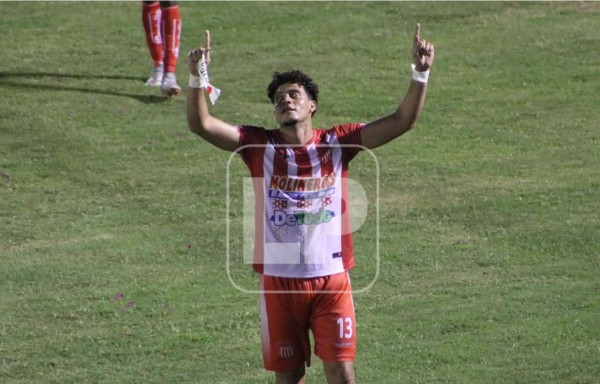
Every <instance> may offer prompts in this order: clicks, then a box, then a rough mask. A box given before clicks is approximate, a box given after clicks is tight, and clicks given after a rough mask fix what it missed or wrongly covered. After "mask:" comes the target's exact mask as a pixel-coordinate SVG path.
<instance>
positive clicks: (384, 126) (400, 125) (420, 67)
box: [361, 23, 435, 148]
mask: <svg viewBox="0 0 600 384" xmlns="http://www.w3.org/2000/svg"><path fill="white" fill-rule="evenodd" d="M412 53H413V60H414V64H415V70H416V71H419V72H424V71H427V70H429V68H430V67H431V65H432V64H433V58H434V55H435V51H434V48H433V44H430V43H428V42H427V41H425V40H421V37H420V25H419V24H418V23H417V26H416V30H415V37H414V41H413V49H412ZM426 93H427V83H423V82H418V81H416V80H412V81H411V82H410V86H409V87H408V91H407V92H406V96H404V99H403V100H402V101H401V102H400V105H399V106H398V108H397V109H396V111H395V112H394V113H392V114H391V115H388V116H386V117H383V118H381V119H379V120H376V121H373V122H371V123H369V124H367V125H365V126H364V127H363V129H362V130H361V139H362V142H363V145H364V146H365V147H367V148H376V147H379V146H381V145H383V144H385V143H387V142H389V141H391V140H393V139H395V138H397V137H399V136H401V135H402V134H404V133H405V132H407V131H408V130H410V129H411V128H412V127H413V126H414V125H415V123H416V121H417V118H418V117H419V114H420V113H421V110H422V109H423V104H424V103H425V94H426Z"/></svg>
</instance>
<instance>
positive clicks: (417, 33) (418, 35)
mask: <svg viewBox="0 0 600 384" xmlns="http://www.w3.org/2000/svg"><path fill="white" fill-rule="evenodd" d="M419 41H421V24H419V23H417V27H416V28H415V42H417V43H418V42H419Z"/></svg>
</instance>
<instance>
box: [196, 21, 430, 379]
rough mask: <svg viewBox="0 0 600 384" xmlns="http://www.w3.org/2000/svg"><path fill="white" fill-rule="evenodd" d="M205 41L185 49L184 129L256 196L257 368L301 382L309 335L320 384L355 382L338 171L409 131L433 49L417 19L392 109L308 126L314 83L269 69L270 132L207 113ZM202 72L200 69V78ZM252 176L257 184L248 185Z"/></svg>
mask: <svg viewBox="0 0 600 384" xmlns="http://www.w3.org/2000/svg"><path fill="white" fill-rule="evenodd" d="M203 56H204V59H205V62H206V63H209V62H210V35H209V34H208V31H207V32H206V44H205V46H204V47H202V48H198V49H194V50H193V51H191V52H190V53H189V54H188V67H189V71H190V89H189V93H188V98H187V119H188V125H189V128H190V130H191V131H192V132H194V133H196V134H198V135H199V136H200V137H202V138H203V139H205V140H206V141H208V142H209V143H211V144H213V145H215V146H216V147H218V148H220V149H224V150H226V151H235V152H238V153H239V154H240V155H241V156H242V159H243V160H244V162H245V163H246V165H247V166H248V168H249V170H250V174H251V176H252V177H253V180H254V181H255V182H254V187H255V189H254V190H255V194H256V207H255V209H256V212H255V219H256V239H255V245H254V261H253V262H254V266H253V268H254V270H255V271H256V272H258V273H259V279H260V287H261V294H260V312H261V340H262V352H263V361H264V366H265V368H266V369H267V370H270V371H274V372H275V378H276V383H304V378H305V368H306V366H310V356H311V350H310V344H309V331H312V333H313V336H314V342H315V347H314V352H315V355H317V356H318V357H320V358H321V360H322V361H323V366H324V369H325V376H326V378H327V382H328V383H330V384H333V383H336V384H337V383H354V382H355V381H354V366H353V362H354V358H355V353H356V322H355V314H354V305H353V302H352V293H351V285H350V279H349V275H348V271H349V270H350V269H351V268H352V267H353V266H354V257H353V253H352V239H351V235H350V234H349V233H350V232H351V231H350V230H349V225H350V223H349V219H348V214H344V212H345V210H346V207H345V205H346V202H347V201H348V197H349V196H348V192H347V190H346V182H345V181H346V176H347V167H348V163H349V162H350V160H351V159H352V158H353V157H354V156H356V155H357V154H358V153H359V152H360V149H361V148H376V147H378V146H380V145H383V144H385V143H387V142H389V141H391V140H393V139H395V138H397V137H399V136H400V135H402V134H403V133H405V132H407V131H408V130H409V129H411V128H412V127H413V126H414V124H415V122H416V120H417V118H418V116H419V114H420V112H421V109H422V108H423V104H424V101H425V93H426V89H427V80H428V76H429V69H430V67H431V65H432V63H433V59H434V47H433V45H432V44H430V43H429V42H427V41H425V40H422V39H421V37H420V26H419V24H417V25H416V30H415V34H414V41H413V47H412V56H413V61H414V63H413V74H412V81H411V83H410V85H409V87H408V91H407V93H406V95H405V97H404V99H403V100H402V101H401V102H400V105H399V106H398V108H397V109H396V110H395V111H394V112H393V113H391V114H389V115H387V116H385V117H382V118H380V119H378V120H376V121H373V122H370V123H367V124H364V123H352V124H341V125H336V126H334V127H332V128H330V129H327V130H322V129H315V128H313V125H312V117H313V115H314V114H315V113H316V111H317V107H318V87H317V85H316V84H315V83H314V82H313V80H312V79H311V78H310V77H309V76H307V75H306V74H304V73H302V72H300V71H297V70H294V71H289V72H284V73H277V72H276V73H275V74H274V75H273V79H272V81H271V83H270V84H269V86H268V88H267V95H268V97H269V99H270V100H271V102H272V104H273V106H274V115H275V118H276V120H277V123H278V126H279V127H278V128H277V129H272V130H266V129H264V128H261V127H255V126H251V125H239V126H235V125H231V124H229V123H226V122H224V121H221V120H219V119H218V118H216V117H214V116H212V115H211V114H210V112H209V109H208V104H207V101H206V95H207V94H208V93H209V92H210V89H208V88H209V86H207V85H206V83H203V85H200V84H201V82H200V81H199V73H198V62H199V60H201V59H202V57H203ZM200 75H201V74H200ZM256 180H258V181H256Z"/></svg>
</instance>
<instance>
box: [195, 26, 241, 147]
mask: <svg viewBox="0 0 600 384" xmlns="http://www.w3.org/2000/svg"><path fill="white" fill-rule="evenodd" d="M202 55H205V60H206V65H208V64H209V63H210V32H209V31H206V42H205V44H204V47H203V48H196V49H194V50H192V51H191V52H190V53H189V54H188V57H187V62H188V69H189V71H190V74H191V75H193V76H199V74H198V62H199V61H200V59H201V58H202ZM186 109H187V120H188V126H189V128H190V131H192V132H194V133H195V134H197V135H198V136H200V137H202V138H203V139H204V140H206V141H208V142H209V143H211V144H213V145H214V146H216V147H218V148H221V149H224V150H226V151H235V150H236V149H237V147H238V145H239V141H240V133H239V131H238V129H237V127H235V126H233V125H231V124H228V123H226V122H224V121H221V120H219V119H217V118H215V117H213V116H212V115H211V114H210V112H209V111H208V103H207V102H206V91H205V90H204V88H192V87H190V88H189V89H188V94H187V106H186Z"/></svg>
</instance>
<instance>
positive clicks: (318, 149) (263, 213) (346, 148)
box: [238, 123, 364, 278]
mask: <svg viewBox="0 0 600 384" xmlns="http://www.w3.org/2000/svg"><path fill="white" fill-rule="evenodd" d="M363 126H364V124H358V123H354V124H344V125H337V126H335V127H333V128H331V129H328V130H320V129H315V130H313V138H312V140H311V141H310V142H308V143H307V144H305V145H302V146H294V145H289V144H286V143H284V142H283V139H282V137H281V135H280V133H279V130H266V129H264V128H260V127H252V126H240V127H238V129H239V131H240V147H239V149H238V151H239V153H240V155H241V156H242V158H243V160H244V162H245V163H246V165H247V166H248V168H249V169H250V174H251V176H252V178H253V185H254V193H255V201H256V205H255V243H254V256H253V257H254V260H253V267H254V270H255V271H256V272H258V273H263V274H265V275H270V276H281V277H300V278H309V277H318V276H326V275H331V274H335V273H340V272H343V271H345V270H348V269H350V268H352V267H354V255H353V247H352V235H351V232H352V230H351V225H350V211H349V205H348V201H349V200H348V197H349V196H348V187H347V175H348V163H349V162H350V160H352V158H354V156H356V154H357V153H358V152H359V151H360V150H361V149H362V148H363V147H362V142H361V139H360V129H361V128H362V127H363Z"/></svg>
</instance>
